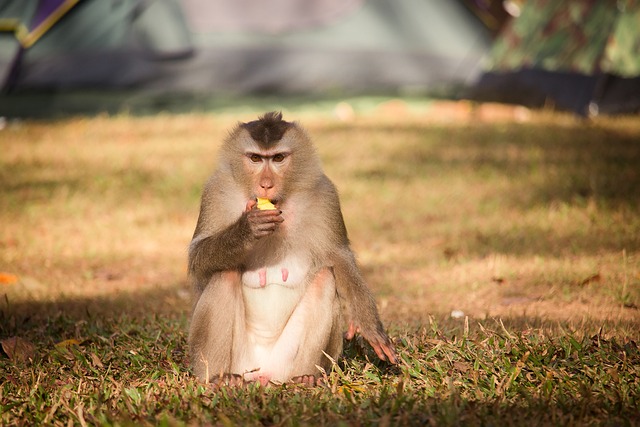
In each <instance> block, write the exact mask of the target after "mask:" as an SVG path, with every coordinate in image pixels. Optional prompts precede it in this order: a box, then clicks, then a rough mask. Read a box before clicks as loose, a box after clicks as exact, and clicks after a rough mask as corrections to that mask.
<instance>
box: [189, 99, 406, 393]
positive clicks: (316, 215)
mask: <svg viewBox="0 0 640 427" xmlns="http://www.w3.org/2000/svg"><path fill="white" fill-rule="evenodd" d="M219 157H220V158H219V164H218V167H217V170H216V171H215V172H214V174H213V175H212V176H211V178H210V179H209V181H208V182H207V184H206V186H205V188H204V192H203V195H202V203H201V207H200V216H199V218H198V223H197V226H196V229H195V232H194V235H193V240H192V241H191V244H190V247H189V274H190V276H191V279H192V282H193V287H194V291H195V300H194V308H193V316H192V319H191V326H190V330H189V347H190V358H191V365H192V367H193V372H194V374H195V375H196V376H197V377H198V378H199V379H201V380H203V381H205V382H209V381H213V382H219V381H221V380H223V379H224V383H227V382H233V383H238V382H244V381H259V382H260V383H262V384H267V383H269V382H275V383H282V382H286V381H294V382H301V383H305V384H315V383H316V379H317V375H318V373H319V370H318V368H317V367H318V366H319V367H322V368H325V369H326V368H329V367H330V366H331V361H330V359H329V358H328V357H327V356H326V355H325V354H324V353H326V354H327V355H328V356H330V357H331V358H333V359H337V358H338V357H339V356H340V354H341V352H342V344H343V343H342V340H343V336H344V337H345V338H347V339H351V338H353V337H354V336H355V334H356V333H359V334H361V335H362V337H363V338H364V339H365V340H366V341H368V342H369V344H370V345H371V346H372V348H373V350H374V351H375V353H376V354H377V356H378V357H379V358H380V359H382V360H386V361H388V362H390V363H394V364H395V363H397V362H398V358H397V356H396V351H395V349H394V346H393V344H392V343H391V341H390V339H389V337H388V336H387V334H386V333H385V331H384V329H383V326H382V323H381V322H380V318H379V316H378V311H377V308H376V304H375V300H374V298H373V296H372V294H371V292H370V290H369V289H368V288H367V285H366V284H365V282H364V280H363V278H362V275H361V273H360V270H359V269H358V267H357V265H356V262H355V257H354V254H353V252H352V250H351V248H350V246H349V240H348V238H347V230H346V228H345V225H344V221H343V218H342V213H341V211H340V202H339V200H338V194H337V191H336V189H335V187H334V185H333V183H332V182H331V181H330V180H329V178H327V176H326V175H325V174H324V172H323V170H322V166H321V164H320V160H319V157H318V155H317V154H316V151H315V148H314V147H313V145H312V143H311V141H310V139H309V137H308V136H307V134H306V133H305V132H304V130H303V129H301V128H300V127H299V126H298V125H297V124H296V123H291V122H286V121H284V120H282V114H281V113H273V112H272V113H267V114H265V115H264V116H262V117H260V118H259V119H258V120H255V121H252V122H249V123H241V124H239V125H238V126H237V127H236V128H235V129H234V130H233V131H232V132H231V133H230V134H229V136H228V137H227V139H226V141H225V142H224V145H223V146H222V148H221V152H220V156H219ZM265 199H268V200H265ZM258 200H260V201H261V206H260V209H259V207H258ZM345 330H346V332H345Z"/></svg>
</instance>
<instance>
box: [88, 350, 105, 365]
mask: <svg viewBox="0 0 640 427" xmlns="http://www.w3.org/2000/svg"><path fill="white" fill-rule="evenodd" d="M91 364H92V365H93V366H94V367H96V368H104V365H103V364H102V361H101V360H100V358H99V357H98V356H97V355H96V354H95V353H91Z"/></svg>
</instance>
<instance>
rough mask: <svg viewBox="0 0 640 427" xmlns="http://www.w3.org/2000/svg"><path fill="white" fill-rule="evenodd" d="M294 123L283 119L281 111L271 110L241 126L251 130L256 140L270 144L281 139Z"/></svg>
mask: <svg viewBox="0 0 640 427" xmlns="http://www.w3.org/2000/svg"><path fill="white" fill-rule="evenodd" d="M292 125H293V124H292V123H290V122H286V121H284V120H282V113H281V112H279V111H270V112H268V113H265V114H264V115H263V116H261V117H259V118H258V120H254V121H252V122H248V123H243V124H242V125H241V127H242V128H244V129H246V130H248V131H249V134H250V135H251V138H253V140H254V141H256V142H258V143H260V144H261V145H264V146H269V145H272V144H274V143H276V142H278V141H280V140H281V139H282V136H283V135H284V133H285V132H286V131H287V129H289V128H290V127H291V126H292Z"/></svg>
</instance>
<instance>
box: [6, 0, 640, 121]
mask: <svg viewBox="0 0 640 427" xmlns="http://www.w3.org/2000/svg"><path fill="white" fill-rule="evenodd" d="M639 28H640V1H637V0H565V1H554V2H552V1H548V0H510V1H502V0H394V1H389V0H313V1H299V0H272V1H268V2H265V1H262V0H217V1H207V0H20V1H18V0H0V88H1V89H2V94H1V95H0V116H5V117H9V118H11V117H51V116H60V115H65V114H77V113H92V112H100V111H106V112H117V111H123V110H125V111H129V112H134V113H136V112H155V111H159V110H162V111H192V110H194V109H212V108H216V107H219V106H225V105H229V104H230V103H234V102H235V103H237V102H246V100H247V99H248V97H257V98H264V97H274V96H275V97H283V98H284V97H286V98H288V99H306V100H308V99H340V98H344V97H352V96H391V97H397V96H400V97H404V98H412V97H413V98H416V97H418V98H423V97H436V98H448V99H470V100H475V101H499V102H507V103H515V104H522V105H525V106H528V107H553V108H557V109H561V110H569V111H573V112H575V113H577V114H579V115H584V116H593V115H597V114H618V113H633V112H636V111H638V110H639V109H640V78H639V76H640V30H639Z"/></svg>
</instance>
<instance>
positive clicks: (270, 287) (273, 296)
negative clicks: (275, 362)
mask: <svg viewBox="0 0 640 427" xmlns="http://www.w3.org/2000/svg"><path fill="white" fill-rule="evenodd" d="M309 268H310V262H308V261H307V260H303V259H300V258H296V257H289V258H285V259H284V260H282V261H281V262H280V263H279V264H277V265H270V266H266V267H263V268H260V269H257V270H251V271H247V272H245V273H243V274H242V285H243V286H242V295H243V298H244V303H245V316H246V319H245V320H246V328H247V335H248V346H249V348H247V352H246V353H245V357H244V360H243V361H242V362H241V363H240V365H241V366H238V367H237V368H238V371H240V372H238V373H242V372H247V371H250V370H253V369H257V368H261V367H262V366H263V365H264V363H265V361H266V360H270V359H272V355H271V352H272V349H273V347H274V345H275V343H276V342H277V340H278V338H279V337H280V334H281V333H282V331H283V329H284V327H285V326H286V324H287V321H288V320H289V317H290V316H291V314H292V313H293V311H294V309H295V308H296V306H297V305H298V303H299V302H300V299H301V298H302V295H303V294H304V291H305V288H306V285H307V284H306V283H305V282H306V280H307V276H308V273H309ZM276 357H277V356H276Z"/></svg>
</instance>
